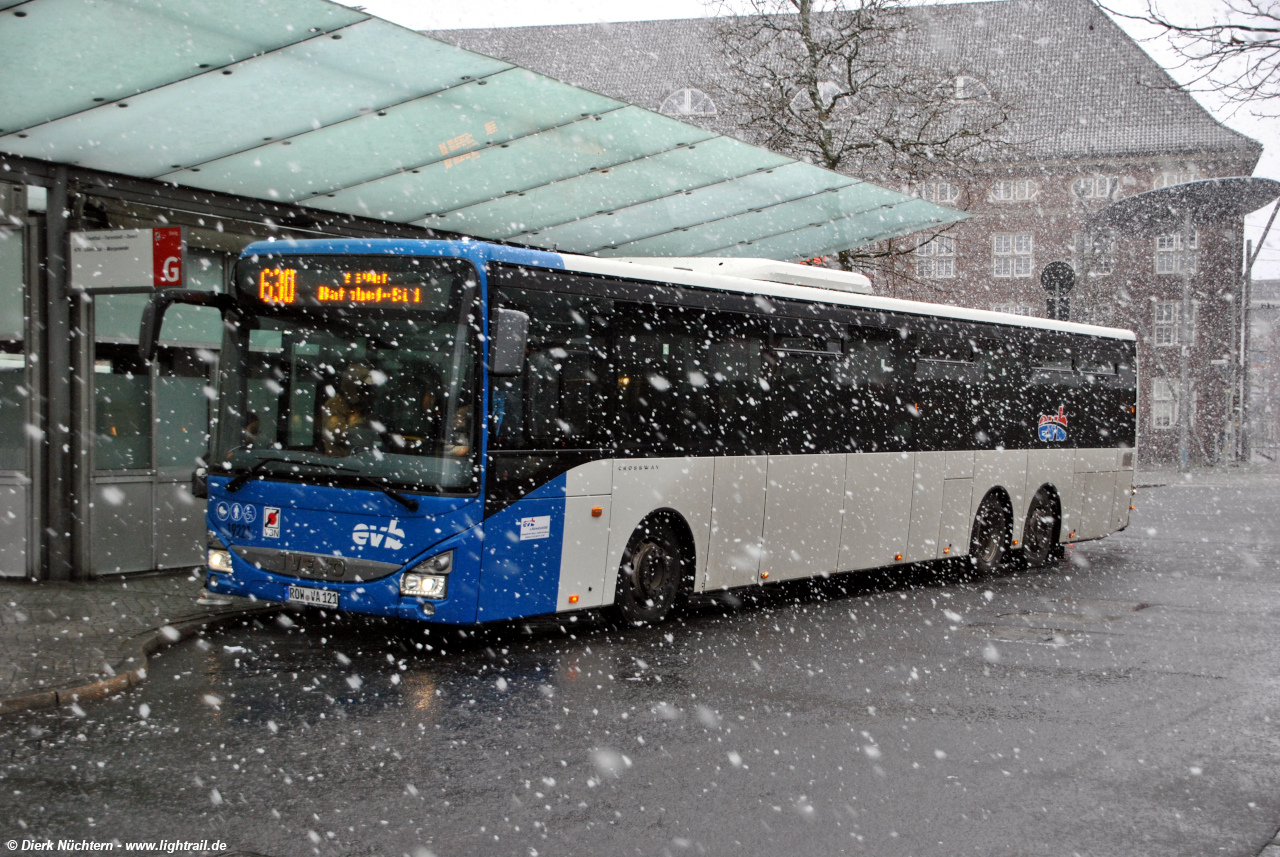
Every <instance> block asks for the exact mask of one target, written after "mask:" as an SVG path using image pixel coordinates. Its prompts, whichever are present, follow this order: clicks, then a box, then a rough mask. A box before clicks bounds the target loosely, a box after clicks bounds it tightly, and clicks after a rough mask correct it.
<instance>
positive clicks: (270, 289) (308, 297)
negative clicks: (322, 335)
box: [257, 267, 423, 306]
mask: <svg viewBox="0 0 1280 857" xmlns="http://www.w3.org/2000/svg"><path fill="white" fill-rule="evenodd" d="M300 274H301V275H303V277H302V280H303V283H302V287H301V291H299V279H300V276H299V275H300ZM317 274H319V276H317ZM306 275H310V276H306ZM406 278H407V277H406V274H405V272H397V273H396V274H395V275H394V280H402V279H406ZM414 279H417V280H419V282H418V283H410V284H403V285H401V284H398V283H395V282H394V280H393V274H392V273H391V272H389V271H379V270H365V271H326V272H323V273H320V272H313V271H306V270H302V271H299V269H297V268H284V267H280V268H263V269H262V270H261V271H259V272H258V283H257V286H258V289H257V291H258V299H259V300H261V301H262V302H263V303H268V304H275V305H276V306H293V305H295V304H298V303H314V304H321V305H342V306H414V305H420V304H421V303H422V300H423V289H422V285H421V275H418V276H416V277H414ZM308 281H310V282H308Z"/></svg>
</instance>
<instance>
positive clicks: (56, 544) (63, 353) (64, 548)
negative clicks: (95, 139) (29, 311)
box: [41, 166, 77, 580]
mask: <svg viewBox="0 0 1280 857" xmlns="http://www.w3.org/2000/svg"><path fill="white" fill-rule="evenodd" d="M67 185H68V181H67V168H66V167H64V166H59V167H56V168H55V169H54V174H53V182H52V184H51V186H50V187H49V204H48V210H47V212H46V214H45V259H46V261H45V277H44V289H43V291H44V300H43V302H42V303H43V309H44V320H45V330H44V348H43V349H42V350H43V355H42V356H43V381H44V393H45V397H44V421H43V422H44V443H43V449H42V453H43V454H42V456H41V458H42V459H43V460H42V462H41V463H42V464H43V465H44V473H45V484H44V510H43V511H44V514H43V516H42V517H43V519H44V531H43V533H42V534H41V536H42V537H41V542H42V547H43V550H42V553H43V555H44V559H45V568H44V574H45V577H46V578H47V579H49V580H73V579H75V578H76V577H77V574H76V571H77V569H76V567H75V554H74V550H73V547H72V543H71V540H72V538H74V537H75V531H76V527H75V525H74V524H75V519H74V515H73V508H72V500H73V497H72V495H73V484H72V475H71V456H70V455H69V454H68V453H69V452H70V449H71V444H72V441H73V438H72V436H71V434H72V402H71V398H72V397H71V389H72V385H71V365H72V360H71V352H72V341H71V337H72V328H71V300H70V295H69V292H70V268H69V264H68V262H69V260H68V243H67V242H68V239H67V218H68V217H69V216H70V214H71V212H70V210H69V208H68V205H69V192H68V187H67Z"/></svg>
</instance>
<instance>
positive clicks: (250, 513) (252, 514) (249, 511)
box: [244, 503, 258, 524]
mask: <svg viewBox="0 0 1280 857" xmlns="http://www.w3.org/2000/svg"><path fill="white" fill-rule="evenodd" d="M257 517H258V510H257V509H256V508H254V507H253V506H250V505H249V504H248V503H245V504H244V522H245V523H246V524H252V523H253V522H254V521H255V520H257Z"/></svg>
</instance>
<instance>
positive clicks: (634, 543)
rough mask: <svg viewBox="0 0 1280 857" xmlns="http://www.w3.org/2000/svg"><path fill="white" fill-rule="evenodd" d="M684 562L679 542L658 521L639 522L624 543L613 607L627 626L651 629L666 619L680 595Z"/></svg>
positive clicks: (659, 520) (668, 528)
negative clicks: (641, 626)
mask: <svg viewBox="0 0 1280 857" xmlns="http://www.w3.org/2000/svg"><path fill="white" fill-rule="evenodd" d="M684 577H685V573H684V560H683V557H682V556H681V552H680V541H679V539H677V538H676V534H675V532H674V531H673V530H672V528H671V525H670V524H668V523H667V522H666V521H665V520H663V519H661V518H649V519H648V520H645V521H642V522H641V523H640V526H638V527H636V531H635V532H634V533H632V534H631V540H630V541H628V542H627V549H626V550H625V551H624V552H623V554H622V567H621V568H620V569H619V570H618V587H617V591H616V594H615V595H614V599H613V603H614V607H615V609H616V610H617V612H618V614H619V615H620V616H621V617H622V620H623V621H624V622H625V623H627V624H628V625H653V624H657V623H658V622H661V621H662V620H663V619H665V618H667V614H669V613H670V612H671V610H672V608H673V607H675V605H676V602H677V600H678V599H679V597H680V595H681V586H682V583H683V581H684Z"/></svg>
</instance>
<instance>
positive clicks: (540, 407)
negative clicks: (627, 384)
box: [490, 289, 613, 449]
mask: <svg viewBox="0 0 1280 857" xmlns="http://www.w3.org/2000/svg"><path fill="white" fill-rule="evenodd" d="M497 306H501V307H507V308H510V309H518V310H521V311H522V312H526V313H528V314H529V342H528V350H529V355H528V358H527V359H526V361H525V368H524V372H523V374H522V375H520V376H516V377H513V378H494V379H493V394H492V405H491V408H492V419H491V421H490V426H491V431H492V435H491V436H490V443H491V444H492V446H493V447H495V448H499V449H549V448H556V447H561V448H571V449H572V448H582V447H588V448H589V447H599V446H603V445H604V444H605V443H607V440H606V435H607V430H608V427H609V425H610V424H611V422H612V420H611V419H610V406H611V404H612V402H611V400H612V398H613V397H612V395H611V390H610V388H609V386H608V383H607V381H608V377H609V370H608V364H607V361H608V346H607V342H608V337H609V335H610V333H609V319H610V317H611V316H612V315H613V302H612V301H609V300H603V299H600V298H588V297H582V296H579V295H563V294H556V293H554V292H542V291H524V290H514V289H512V290H503V292H502V293H501V295H500V296H499V298H498V301H497Z"/></svg>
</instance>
